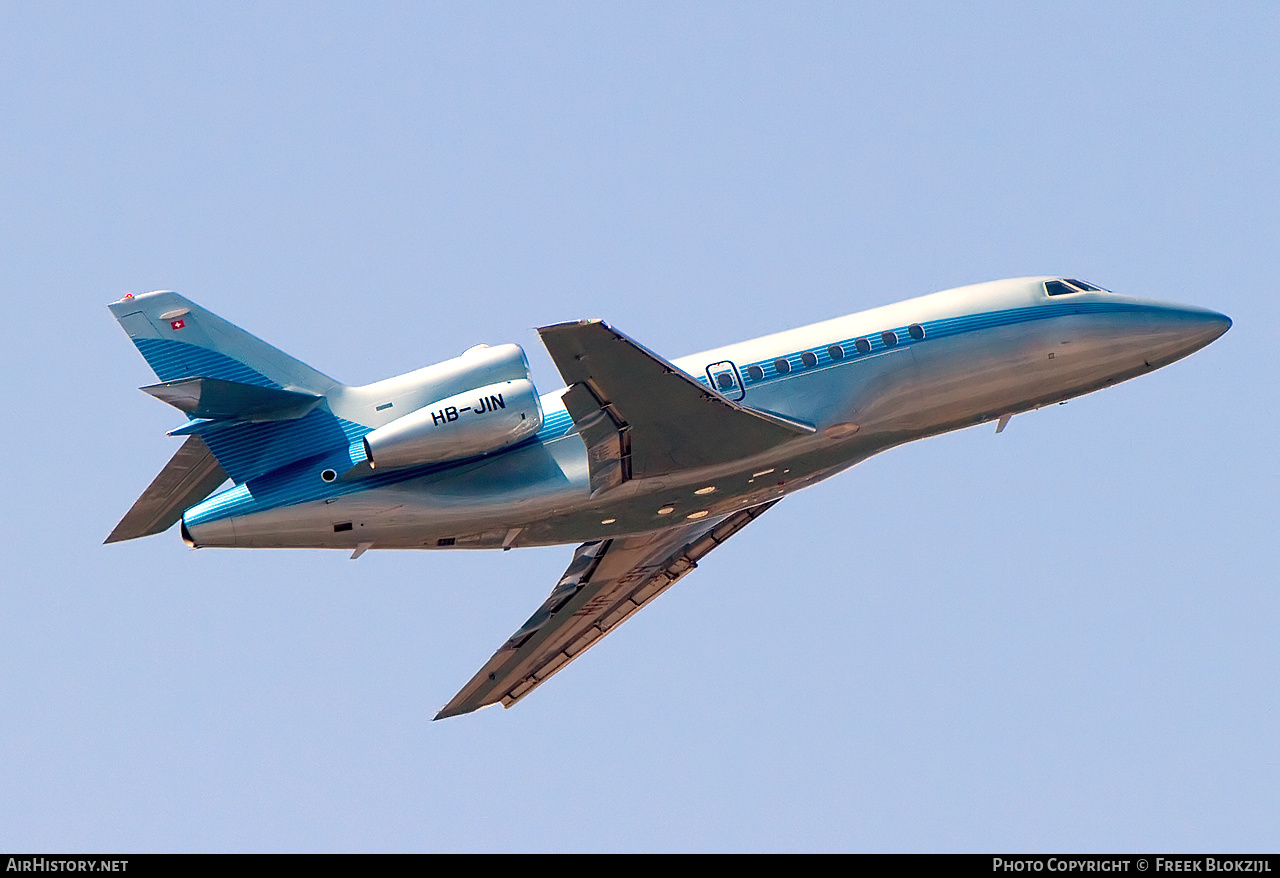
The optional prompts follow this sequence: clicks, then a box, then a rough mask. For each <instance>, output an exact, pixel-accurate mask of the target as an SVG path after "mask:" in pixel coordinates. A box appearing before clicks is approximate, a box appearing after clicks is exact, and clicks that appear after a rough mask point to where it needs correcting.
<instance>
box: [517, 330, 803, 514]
mask: <svg viewBox="0 0 1280 878" xmlns="http://www.w3.org/2000/svg"><path fill="white" fill-rule="evenodd" d="M538 333H539V335H541V336H542V342H543V344H545V345H546V346H547V351H548V352H549V353H550V354H551V358H552V359H553V360H555V363H556V366H557V367H558V368H559V369H560V374H561V375H562V376H564V380H565V383H566V384H568V385H570V386H569V390H568V392H567V393H565V395H564V403H565V407H566V408H567V409H568V410H569V414H570V416H571V417H572V418H573V421H574V423H575V424H576V425H577V426H578V430H579V433H580V434H581V435H582V437H583V441H584V442H585V443H587V451H588V463H589V466H590V472H591V488H592V491H593V493H594V492H597V491H600V490H604V489H607V488H610V487H614V486H616V485H617V484H620V483H621V482H623V481H626V480H627V479H630V478H636V479H641V478H648V477H651V476H660V475H667V474H669V473H676V472H680V471H682V470H688V469H697V468H701V467H706V466H714V465H716V464H720V463H727V462H729V461H732V460H739V459H741V458H744V457H750V456H751V455H754V454H758V453H760V452H763V451H767V450H769V449H771V448H774V447H775V446H777V445H780V444H782V443H783V442H786V441H788V440H790V439H795V438H796V437H798V436H804V435H807V434H810V433H813V432H814V428H813V427H812V426H810V425H808V424H803V423H800V422H798V421H792V420H789V419H787V418H783V417H780V416H778V415H774V414H770V413H767V412H760V411H757V410H754V409H750V408H747V407H746V406H743V405H740V404H738V403H736V402H734V401H733V400H730V399H729V398H728V397H726V396H724V395H723V394H721V393H719V392H718V391H716V390H714V389H712V388H710V387H707V386H706V385H704V384H701V383H699V382H698V380H697V379H695V378H694V377H693V376H691V375H689V374H688V373H687V372H684V371H682V370H680V369H679V368H677V367H676V366H675V365H673V364H672V363H669V362H668V361H666V360H664V359H662V358H661V357H659V356H658V355H657V354H655V353H653V352H652V351H649V350H646V349H645V348H644V347H642V346H640V345H639V344H637V343H636V342H634V341H632V340H631V339H630V338H628V337H627V336H625V335H623V334H622V333H620V332H618V331H617V330H616V329H614V328H612V327H611V326H609V325H608V324H607V323H604V322H602V321H599V320H583V321H579V322H576V323H560V324H557V325H555V326H544V327H542V328H540V329H539V330H538Z"/></svg>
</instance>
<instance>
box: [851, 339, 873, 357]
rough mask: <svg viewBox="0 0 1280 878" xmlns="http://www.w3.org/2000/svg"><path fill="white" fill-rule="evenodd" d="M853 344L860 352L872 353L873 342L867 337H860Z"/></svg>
mask: <svg viewBox="0 0 1280 878" xmlns="http://www.w3.org/2000/svg"><path fill="white" fill-rule="evenodd" d="M853 346H854V347H855V348H857V349H858V353H860V354H869V353H871V342H869V341H867V340H866V339H865V338H860V339H858V340H857V341H855V342H854V343H853Z"/></svg>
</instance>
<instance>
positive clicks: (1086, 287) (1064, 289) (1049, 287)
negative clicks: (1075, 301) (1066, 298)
mask: <svg viewBox="0 0 1280 878" xmlns="http://www.w3.org/2000/svg"><path fill="white" fill-rule="evenodd" d="M1044 291H1045V293H1047V294H1048V295H1050V296H1063V295H1066V294H1068V293H1108V292H1110V290H1104V289H1103V288H1102V287H1095V286H1094V285H1093V284H1088V283H1085V282H1084V281H1082V280H1076V279H1075V278H1073V277H1064V278H1063V279H1062V280H1047V281H1045V282H1044Z"/></svg>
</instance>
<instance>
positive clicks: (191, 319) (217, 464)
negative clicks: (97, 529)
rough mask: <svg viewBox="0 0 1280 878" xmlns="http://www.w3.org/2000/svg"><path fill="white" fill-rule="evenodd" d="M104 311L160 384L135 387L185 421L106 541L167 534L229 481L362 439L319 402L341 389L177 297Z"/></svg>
mask: <svg viewBox="0 0 1280 878" xmlns="http://www.w3.org/2000/svg"><path fill="white" fill-rule="evenodd" d="M109 307H110V309H111V313H112V314H113V315H114V316H115V318H116V320H117V321H119V323H120V326H121V328H123V329H124V331H125V332H126V333H127V334H128V336H129V338H130V339H131V340H132V341H133V343H134V344H135V345H136V346H137V348H138V351H139V352H140V353H141V354H142V356H143V358H144V359H146V361H147V363H148V364H149V365H150V366H151V368H152V370H153V371H154V372H155V373H156V377H157V378H159V379H160V381H161V382H162V383H161V384H158V385H152V386H149V387H144V388H142V389H143V390H145V391H146V392H147V393H149V394H151V395H152V396H155V397H157V398H159V399H162V400H164V401H165V402H167V403H169V404H170V405H172V406H174V407H175V408H177V409H179V410H181V411H182V412H184V413H186V414H187V415H188V417H189V418H190V420H189V422H188V423H187V424H186V425H185V426H183V427H180V428H178V429H176V430H174V431H172V433H171V435H186V436H189V438H188V440H187V442H186V444H184V445H183V446H182V449H181V450H180V451H179V452H178V454H177V455H175V456H174V459H173V460H172V461H170V462H169V465H168V466H166V467H165V469H164V470H163V471H162V472H161V473H160V475H159V476H157V477H156V480H155V482H154V483H153V484H152V485H151V487H150V488H148V489H147V491H146V492H145V493H144V494H143V496H142V497H140V498H139V499H138V502H137V503H136V504H134V508H133V509H131V510H130V511H129V513H128V514H127V515H126V516H125V518H124V520H122V521H121V522H120V524H119V525H117V527H116V529H115V530H114V531H112V534H111V536H110V537H108V538H107V541H108V542H115V541H118V540H126V539H133V538H135V537H139V536H146V535H148V534H152V533H159V532H160V531H162V530H165V529H167V528H168V527H169V526H171V525H172V524H173V523H174V522H175V521H177V520H178V517H179V516H181V514H182V512H183V510H184V509H185V508H187V507H189V506H190V505H192V504H194V503H198V502H200V501H201V500H203V499H204V498H205V497H207V496H208V495H209V494H210V493H211V492H212V491H213V490H214V489H216V488H217V487H218V485H219V484H220V483H221V482H222V481H223V480H225V479H226V478H228V477H230V478H231V480H232V481H234V482H236V483H237V484H239V483H241V482H245V481H248V480H249V479H253V478H256V477H258V476H261V475H263V474H264V473H267V472H270V471H272V470H274V469H276V468H278V467H281V466H285V465H287V464H289V463H292V462H294V461H297V460H302V459H303V458H306V457H310V456H312V455H315V454H319V453H323V452H327V451H330V450H335V449H347V448H349V447H350V446H351V443H352V442H354V441H355V440H356V439H358V438H359V437H360V436H361V435H363V434H364V433H366V432H368V428H367V427H363V426H361V425H359V424H355V423H353V422H350V421H346V420H344V419H342V418H339V417H336V416H335V415H334V414H333V412H332V411H330V409H329V407H328V406H327V405H325V404H324V399H325V397H327V396H328V395H329V394H330V393H332V392H334V391H340V390H342V388H343V385H341V384H339V383H338V382H337V381H334V380H333V379H332V378H330V377H328V376H327V375H324V374H322V373H320V372H317V371H316V370H315V369H312V368H311V367H310V366H308V365H307V364H306V363H303V362H301V361H299V360H296V359H294V358H293V357H291V356H289V355H288V354H286V353H284V352H283V351H280V350H277V349H276V348H274V347H272V346H271V345H269V344H267V343H266V342H264V341H262V340H261V339H258V338H255V337H254V336H252V335H250V334H249V333H247V332H245V331H244V330H243V329H240V328H239V327H238V326H235V325H233V324H231V323H228V322H227V321H226V320H223V319H222V318H221V317H219V316H217V315H216V314H213V313H211V312H209V311H206V310H205V309H204V308H201V307H200V306H199V305H197V304H195V303H194V302H192V301H190V300H189V299H186V298H183V297H182V296H180V295H178V294H177V293H174V292H167V291H166V292H155V293H144V294H143V295H140V296H126V297H125V298H123V299H121V300H120V301H118V302H113V303H112V304H111V305H110V306H109ZM197 434H198V435H197Z"/></svg>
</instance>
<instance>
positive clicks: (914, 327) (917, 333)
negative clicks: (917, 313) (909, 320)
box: [907, 323, 924, 341]
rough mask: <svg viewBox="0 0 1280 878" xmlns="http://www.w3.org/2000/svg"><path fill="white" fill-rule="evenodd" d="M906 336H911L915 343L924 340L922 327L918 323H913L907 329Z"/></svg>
mask: <svg viewBox="0 0 1280 878" xmlns="http://www.w3.org/2000/svg"><path fill="white" fill-rule="evenodd" d="M907 335H909V336H911V337H912V338H914V339H915V340H916V341H919V340H920V339H922V338H924V327H923V326H921V325H920V324H919V323H913V324H911V325H910V326H908V327H907Z"/></svg>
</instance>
